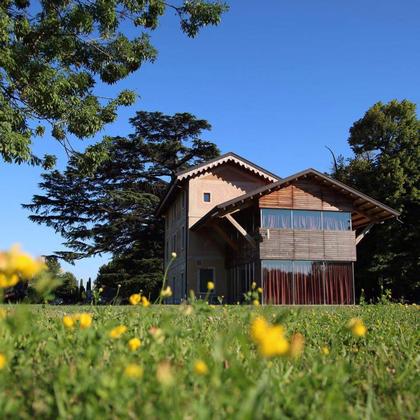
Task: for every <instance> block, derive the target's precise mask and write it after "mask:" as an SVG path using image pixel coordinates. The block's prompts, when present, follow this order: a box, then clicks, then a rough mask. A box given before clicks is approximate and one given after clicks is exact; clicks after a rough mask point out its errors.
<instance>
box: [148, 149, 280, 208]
mask: <svg viewBox="0 0 420 420" xmlns="http://www.w3.org/2000/svg"><path fill="white" fill-rule="evenodd" d="M226 163H234V164H236V165H238V166H240V167H242V168H244V169H246V170H247V171H249V172H251V173H253V174H255V175H258V176H260V177H262V178H264V179H266V180H267V181H268V182H275V181H278V180H279V179H281V178H280V177H279V176H277V175H275V174H273V173H272V172H270V171H267V170H266V169H264V168H262V167H261V166H258V165H256V164H255V163H252V162H251V161H249V160H248V159H245V158H243V157H242V156H239V155H237V154H236V153H233V152H228V153H225V154H223V155H221V156H218V157H216V158H214V159H211V160H208V161H206V162H203V163H200V164H198V165H195V166H193V167H192V168H188V169H185V170H183V171H179V172H177V173H176V178H175V181H173V182H172V183H171V184H170V186H169V188H168V190H167V192H166V194H165V196H164V197H163V199H162V201H161V202H160V204H159V206H158V208H157V210H156V214H157V215H159V214H160V213H162V211H163V210H164V209H165V207H166V205H167V204H168V203H169V201H170V199H171V197H172V196H173V193H174V191H175V189H176V187H177V186H178V185H179V184H180V183H181V182H183V181H185V180H187V179H189V178H192V177H194V176H199V175H201V174H202V173H204V172H206V171H208V170H209V169H212V168H215V167H217V166H220V165H223V164H226Z"/></svg>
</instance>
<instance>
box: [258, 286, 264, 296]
mask: <svg viewBox="0 0 420 420" xmlns="http://www.w3.org/2000/svg"><path fill="white" fill-rule="evenodd" d="M257 292H258V293H259V294H260V295H262V292H263V289H262V287H259V288H258V289H257Z"/></svg>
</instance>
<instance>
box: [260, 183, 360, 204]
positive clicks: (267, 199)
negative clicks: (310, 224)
mask: <svg viewBox="0 0 420 420" xmlns="http://www.w3.org/2000/svg"><path fill="white" fill-rule="evenodd" d="M259 204H260V207H261V208H284V209H300V210H332V211H338V210H341V211H352V210H353V203H352V202H351V200H349V199H347V198H346V197H344V196H343V195H342V194H339V192H338V191H335V190H334V189H332V188H331V187H324V186H323V185H321V184H318V183H316V182H313V181H312V182H311V181H305V180H302V181H297V182H295V183H294V184H293V185H289V186H287V187H285V188H282V189H280V190H277V191H273V192H272V193H271V194H267V195H265V196H263V197H261V198H260V199H259Z"/></svg>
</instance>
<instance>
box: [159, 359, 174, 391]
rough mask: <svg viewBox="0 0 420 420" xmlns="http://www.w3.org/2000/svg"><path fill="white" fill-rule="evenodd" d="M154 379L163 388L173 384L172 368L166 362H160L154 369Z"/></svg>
mask: <svg viewBox="0 0 420 420" xmlns="http://www.w3.org/2000/svg"><path fill="white" fill-rule="evenodd" d="M156 379H157V380H158V381H159V382H160V383H161V384H162V385H164V386H170V385H172V384H173V382H174V376H173V374H172V367H171V364H170V363H169V362H168V361H164V362H160V363H159V364H158V367H157V369H156Z"/></svg>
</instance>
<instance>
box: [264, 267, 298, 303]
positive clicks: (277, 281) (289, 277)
mask: <svg viewBox="0 0 420 420" xmlns="http://www.w3.org/2000/svg"><path fill="white" fill-rule="evenodd" d="M263 293H264V295H263V297H264V302H265V303H268V304H273V305H291V304H293V274H292V263H291V262H289V261H284V262H281V261H279V262H273V263H269V264H267V265H266V266H265V267H264V268H263Z"/></svg>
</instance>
